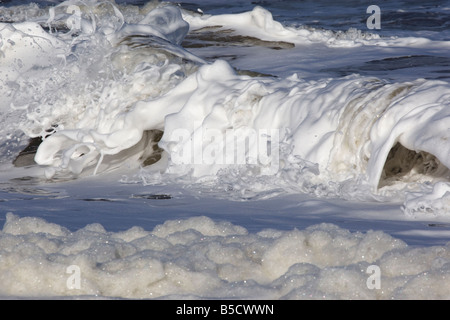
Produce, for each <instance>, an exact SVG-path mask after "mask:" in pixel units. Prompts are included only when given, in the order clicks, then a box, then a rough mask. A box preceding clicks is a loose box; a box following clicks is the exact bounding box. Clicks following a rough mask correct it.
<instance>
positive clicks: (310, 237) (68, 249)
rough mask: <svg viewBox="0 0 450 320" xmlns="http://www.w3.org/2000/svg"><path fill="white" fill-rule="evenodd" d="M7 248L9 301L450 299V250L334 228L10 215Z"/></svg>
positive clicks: (1, 291) (0, 238)
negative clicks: (145, 225) (72, 227)
mask: <svg viewBox="0 0 450 320" xmlns="http://www.w3.org/2000/svg"><path fill="white" fill-rule="evenodd" d="M0 243H1V246H0V248H1V249H0V254H1V259H0V271H1V272H0V284H1V285H0V295H3V296H15V297H63V296H74V297H76V296H82V297H92V298H93V297H121V298H161V297H165V298H168V297H178V298H179V297H183V296H186V297H190V298H192V297H195V298H210V297H215V298H251V299H252V298H253V299H255V298H257V299H261V298H264V299H278V298H287V299H311V298H312V299H336V298H342V299H391V298H400V299H405V298H408V299H416V298H418V299H422V298H424V299H448V298H450V291H449V290H450V287H449V286H447V285H444V284H445V283H446V282H448V277H449V276H450V248H449V246H440V247H431V248H426V249H417V248H413V247H408V246H407V245H406V244H405V243H404V242H402V241H400V240H398V239H395V238H392V237H391V236H389V235H387V234H385V233H383V232H378V231H369V232H367V233H359V232H357V233H351V232H349V231H348V230H345V229H341V228H338V227H337V226H335V225H332V224H319V225H315V226H311V227H309V228H307V229H305V230H296V229H294V230H291V231H277V230H271V229H266V230H263V231H261V232H259V233H256V234H252V233H249V232H247V230H246V229H245V228H243V227H240V226H237V225H232V224H230V223H227V222H218V221H213V220H211V219H209V218H206V217H196V218H189V219H185V220H176V221H175V220H173V221H167V222H165V223H164V224H162V225H159V226H156V227H155V229H154V230H152V231H146V230H143V229H142V228H140V227H133V228H131V229H129V230H126V231H122V232H115V233H113V232H108V231H106V230H105V229H104V228H103V227H102V226H101V225H99V224H91V225H87V226H86V227H84V228H82V229H79V230H77V231H75V232H71V231H69V230H67V229H66V228H64V227H61V226H59V225H57V224H53V223H48V222H46V221H45V220H42V219H39V218H31V217H27V218H19V217H18V216H16V215H13V214H8V215H7V221H6V223H5V225H4V227H3V230H2V231H1V232H0ZM374 270H375V271H376V272H377V273H375V271H374ZM378 285H379V288H378V289H377V286H378Z"/></svg>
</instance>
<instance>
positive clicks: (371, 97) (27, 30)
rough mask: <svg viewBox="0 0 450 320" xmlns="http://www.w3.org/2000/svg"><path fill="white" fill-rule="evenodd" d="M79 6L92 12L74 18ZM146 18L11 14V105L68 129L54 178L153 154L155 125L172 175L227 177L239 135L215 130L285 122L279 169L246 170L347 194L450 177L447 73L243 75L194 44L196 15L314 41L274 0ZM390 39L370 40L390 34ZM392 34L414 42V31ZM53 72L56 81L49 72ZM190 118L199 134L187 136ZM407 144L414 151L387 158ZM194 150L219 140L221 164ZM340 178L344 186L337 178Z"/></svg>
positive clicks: (32, 118)
mask: <svg viewBox="0 0 450 320" xmlns="http://www.w3.org/2000/svg"><path fill="white" fill-rule="evenodd" d="M77 5H80V7H79V8H80V13H79V14H78V15H76V16H75V17H74V16H73V15H72V16H71V17H68V14H67V12H68V10H69V9H70V8H72V9H73V8H75V7H71V6H77ZM69 11H70V10H69ZM97 12H103V13H105V12H109V13H111V14H113V18H111V19H109V18H108V19H107V20H106V18H105V17H104V16H102V15H101V14H97ZM138 16H139V19H136V16H134V19H130V18H128V17H126V16H124V15H123V14H122V13H121V11H120V10H119V9H118V7H116V6H115V5H113V4H108V5H101V4H100V3H98V4H97V3H93V4H91V6H86V5H85V4H83V3H78V2H76V1H75V2H74V1H71V2H65V3H62V4H60V5H58V6H56V7H54V8H52V9H51V10H50V14H49V17H48V18H47V20H46V22H47V23H48V24H50V26H51V25H52V24H53V25H58V23H65V24H66V25H67V24H68V25H70V26H71V27H72V29H71V31H69V32H68V33H52V34H50V33H48V32H46V31H44V30H43V29H42V27H41V26H40V25H38V24H37V23H32V22H23V23H15V24H2V29H1V31H0V34H1V36H2V39H3V40H2V47H1V50H2V53H3V58H4V59H6V60H7V61H9V62H11V63H10V64H8V67H6V69H2V72H4V73H6V77H4V78H2V81H3V84H4V85H3V90H5V91H4V92H3V95H4V96H5V97H6V99H5V100H4V101H5V104H4V105H3V107H4V108H5V107H7V106H9V105H11V103H12V101H14V104H15V105H18V104H19V105H20V108H22V109H21V110H24V111H26V118H25V119H24V118H23V115H22V118H21V119H20V121H19V127H20V128H21V129H22V130H23V131H24V132H25V133H26V134H27V135H28V136H46V135H48V133H47V130H48V129H49V128H51V127H53V128H54V131H55V133H53V134H52V135H51V136H49V137H47V138H46V139H45V140H44V142H43V143H42V144H41V145H40V147H39V149H38V152H37V154H36V157H35V160H36V162H37V163H38V164H40V165H45V166H48V168H49V169H48V170H47V177H52V176H54V174H56V173H58V174H67V173H71V174H74V175H79V174H91V173H99V172H103V171H106V170H111V169H114V168H116V167H118V166H121V165H123V164H124V163H127V164H128V165H130V164H132V163H134V165H135V166H139V161H138V159H142V157H144V155H148V153H151V150H150V151H149V149H148V146H149V145H151V141H150V142H149V141H148V139H149V138H148V136H147V135H146V132H149V131H150V130H161V131H163V132H164V135H163V137H162V139H161V141H160V143H159V146H160V147H162V148H163V149H164V150H165V152H166V153H167V156H168V157H167V158H168V164H167V172H168V173H172V174H177V175H187V174H188V175H191V176H192V177H194V178H204V177H212V178H213V179H217V176H218V174H219V173H220V172H223V170H229V169H230V167H229V166H224V165H223V164H222V163H223V161H221V160H220V159H219V158H220V157H222V156H223V154H226V150H227V149H233V148H232V147H233V146H232V145H231V144H232V143H234V141H227V140H226V139H225V140H224V141H225V142H224V143H222V144H219V145H218V144H217V141H212V140H211V138H210V139H205V137H204V136H203V137H202V134H203V133H204V132H205V131H207V130H215V132H222V133H223V134H224V135H225V132H226V130H230V129H231V130H235V131H236V132H237V130H240V129H245V128H247V129H249V130H253V131H254V132H258V131H261V130H266V131H265V132H271V130H276V131H275V132H276V133H277V135H276V139H277V140H278V141H271V140H270V139H275V136H273V137H272V138H271V137H270V136H268V137H267V143H269V144H270V143H271V144H272V146H273V145H274V143H277V144H278V146H279V148H277V149H276V151H277V153H279V155H277V162H276V164H277V167H276V170H273V169H274V167H273V166H272V167H271V169H270V170H268V168H267V167H268V165H269V164H268V163H263V164H260V165H253V166H251V168H249V169H248V168H247V169H244V170H246V172H247V174H249V175H251V176H255V177H256V178H258V177H259V176H260V175H261V174H267V173H268V172H269V173H270V174H271V175H272V176H273V177H275V178H277V179H275V180H273V179H272V180H271V183H272V184H275V185H277V187H278V186H281V187H284V188H287V187H288V186H293V185H297V186H299V190H302V191H305V188H306V189H308V188H309V186H311V185H315V186H317V185H322V186H324V188H325V189H327V188H331V189H333V190H331V191H329V192H331V193H336V192H341V191H342V190H344V189H345V188H343V187H342V186H343V185H342V183H345V182H346V181H358V185H360V187H361V190H367V188H366V187H364V185H368V186H369V187H370V188H371V189H372V192H376V191H377V187H379V186H389V185H392V184H393V182H395V181H396V180H401V181H402V182H411V181H418V182H421V181H432V182H433V181H438V180H448V179H449V174H448V169H447V168H448V167H450V163H449V160H448V159H449V157H448V154H449V152H450V150H449V145H448V143H446V141H448V139H449V137H448V134H449V133H448V130H447V126H446V122H447V121H448V116H449V115H448V111H446V110H448V104H449V96H450V87H449V85H448V83H447V82H440V81H430V80H426V81H425V80H421V79H418V80H415V81H411V82H397V83H389V82H387V81H384V80H379V79H376V78H371V77H361V76H357V75H355V76H349V77H345V78H326V79H321V80H315V81H308V80H303V79H301V78H299V77H298V75H296V74H294V75H292V76H290V77H287V78H270V77H258V78H252V77H249V76H243V75H238V74H237V73H236V72H235V71H234V70H233V68H232V67H231V66H230V64H229V63H227V62H225V61H223V60H220V59H219V60H217V61H214V62H211V63H205V62H204V61H203V59H200V58H195V56H194V55H192V54H191V53H189V52H188V51H186V50H184V49H183V48H182V47H180V44H181V42H182V40H183V39H184V37H185V36H186V34H187V32H188V27H189V26H190V27H191V28H201V27H205V26H214V25H222V26H223V27H224V28H232V29H234V30H235V32H238V33H242V34H243V35H250V36H253V37H259V38H261V39H265V40H274V39H278V40H284V41H291V40H292V42H294V43H296V44H298V43H300V42H302V41H303V44H305V42H304V38H302V36H305V35H306V34H307V33H308V35H307V36H308V37H310V36H311V31H307V30H305V29H298V28H297V29H296V28H292V27H285V26H283V25H281V24H280V23H279V22H277V21H275V20H273V17H272V15H271V14H270V12H268V11H267V10H265V9H263V8H261V7H256V8H255V9H254V10H252V11H250V12H245V13H241V14H233V15H217V16H211V15H205V16H198V15H195V14H192V13H186V12H184V13H183V15H182V14H181V11H180V9H179V8H177V7H175V6H167V5H160V6H157V7H152V8H150V9H148V12H145V13H144V12H140V14H139V15H138ZM69 18H71V19H75V20H77V19H78V20H77V21H72V20H71V21H68V19H69ZM39 19H41V20H42V17H40V18H39ZM69 22H72V23H71V24H69ZM73 22H76V23H75V24H73ZM188 22H189V24H188ZM83 26H84V27H83ZM351 38H352V39H351V40H352V41H354V40H356V39H359V40H363V38H361V37H359V36H355V37H351ZM301 39H303V40H301ZM316 40H317V39H316ZM322 40H323V41H322ZM322 40H321V41H322V42H324V43H329V41H328V40H324V39H322ZM359 40H358V41H359ZM366 40H368V41H369V42H370V41H372V40H373V39H372V40H371V39H366ZM378 40H380V39H378ZM378 40H377V39H375V40H374V41H375V42H370V43H369V44H368V45H382V44H380V43H378V42H376V41H378ZM299 41H300V42H299ZM308 41H309V40H308ZM380 41H388V42H389V45H393V43H394V42H395V41H397V42H398V41H400V42H399V43H398V44H397V45H405V44H406V43H408V41H409V40H407V39H403V40H401V39H381V40H380ZM392 41H394V42H392ZM405 41H406V42H405ZM415 41H416V42H417V41H419V42H420V41H421V40H420V39H417V38H416V39H415ZM424 41H425V40H424ZM310 43H314V41H312V42H310ZM28 45H31V46H35V47H36V48H35V50H34V51H36V52H38V55H37V56H35V55H30V54H29V52H30V51H29V50H28V47H27V46H28ZM420 45H423V43H422V44H420ZM445 45H448V43H446V44H445ZM343 46H345V45H343ZM12 53H14V55H13V54H12ZM181 59H188V60H190V61H191V62H187V63H183V62H182V60H181ZM38 71H39V72H38ZM45 77H47V79H50V81H41V80H42V79H44V78H45ZM22 89H23V90H22ZM16 109H17V107H16ZM180 129H183V130H185V132H187V135H185V136H183V137H181V138H180V137H179V136H178V137H177V136H176V133H177V132H178V131H177V130H180ZM272 132H273V131H272ZM397 143H398V144H400V145H401V148H403V149H404V150H406V151H404V150H403V149H402V152H400V153H398V154H397V155H394V156H393V159H394V160H392V161H390V162H389V164H390V166H388V167H385V164H386V163H387V161H388V160H390V155H391V154H392V149H393V148H394V147H396V144H397ZM188 149H191V151H192V154H194V155H198V154H204V153H205V152H208V153H209V155H208V156H209V158H208V159H209V160H208V162H207V163H204V162H200V163H198V161H197V162H196V161H193V163H192V164H189V163H188V164H187V165H184V164H183V165H180V164H179V163H178V162H176V161H175V162H174V161H171V160H172V158H173V159H175V158H176V155H177V153H179V152H180V150H188ZM216 151H217V152H216ZM416 153H417V154H419V155H418V156H416V158H414V159H415V161H416V162H417V163H416V164H415V165H414V166H412V167H407V168H406V167H404V163H403V162H404V161H402V157H411V156H414V155H415V154H416ZM249 156H250V155H249V154H246V157H249ZM391 158H392V157H391ZM424 159H425V160H424ZM273 163H275V162H272V163H271V164H272V165H273ZM235 164H236V163H233V165H235ZM232 169H234V170H236V169H237V170H238V171H240V172H243V171H242V168H236V166H233V168H232ZM304 169H306V170H304ZM295 171H297V173H295ZM398 171H399V172H400V173H401V174H400V175H398V174H397V173H398ZM330 182H332V183H337V185H339V184H341V187H337V188H335V187H330ZM305 186H306V187H305ZM334 186H336V184H335V185H334ZM306 191H308V190H306ZM365 192H366V191H363V193H365ZM340 196H342V195H340ZM344 196H345V195H344ZM347 196H348V195H347ZM351 196H355V197H357V195H351Z"/></svg>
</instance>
